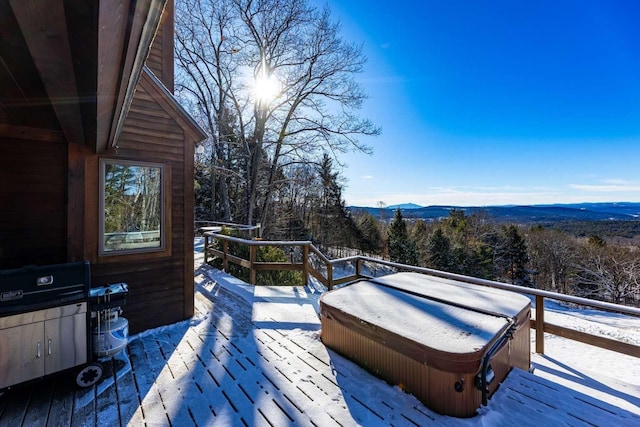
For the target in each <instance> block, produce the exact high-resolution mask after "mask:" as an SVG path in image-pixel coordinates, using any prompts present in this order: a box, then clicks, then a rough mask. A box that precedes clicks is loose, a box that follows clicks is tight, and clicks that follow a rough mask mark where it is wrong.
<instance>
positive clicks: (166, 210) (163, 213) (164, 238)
mask: <svg viewBox="0 0 640 427" xmlns="http://www.w3.org/2000/svg"><path fill="white" fill-rule="evenodd" d="M108 164H110V165H113V164H115V165H122V166H138V167H149V168H159V169H160V246H158V247H149V248H133V249H120V250H110V251H107V250H105V246H104V245H105V222H106V218H105V178H106V176H105V173H106V165H108ZM98 170H99V176H98V185H99V199H98V202H99V203H98V204H99V207H98V210H99V212H98V257H99V259H100V261H101V262H109V261H116V260H117V261H122V260H123V257H126V259H127V260H136V259H144V258H149V257H164V256H170V255H171V203H170V200H171V193H170V191H171V179H170V166H169V165H167V164H164V163H159V162H148V161H140V160H133V159H120V158H106V157H105V158H100V159H99V167H98Z"/></svg>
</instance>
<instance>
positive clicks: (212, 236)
mask: <svg viewBox="0 0 640 427" xmlns="http://www.w3.org/2000/svg"><path fill="white" fill-rule="evenodd" d="M204 238H205V262H208V261H209V257H210V256H212V257H218V258H220V259H222V265H223V269H224V270H227V271H228V269H229V263H233V264H236V265H240V266H241V267H244V268H247V269H249V271H250V275H249V276H250V283H251V284H254V285H255V284H256V272H258V271H268V270H280V271H301V272H302V273H303V277H304V280H305V281H307V280H308V277H309V276H312V277H314V278H315V279H316V280H318V281H319V282H320V283H322V284H323V285H324V286H326V287H327V289H328V290H332V289H333V288H334V287H335V286H339V285H342V284H345V283H350V282H355V281H357V280H361V279H370V278H373V276H370V275H367V274H365V273H364V268H363V267H364V265H365V263H368V264H370V265H379V266H384V267H387V268H389V269H392V270H395V271H413V272H417V273H423V274H429V275H432V276H437V277H442V278H446V279H452V280H458V281H461V282H466V283H471V284H475V285H480V286H488V287H492V288H497V289H503V290H507V291H512V292H517V293H520V294H525V295H531V296H533V297H535V311H534V312H533V313H535V316H533V313H532V318H531V320H530V323H531V327H532V328H533V329H535V331H536V335H535V346H536V353H540V354H544V333H545V332H547V333H550V334H553V335H557V336H561V337H564V338H568V339H571V340H574V341H579V342H583V343H586V344H590V345H594V346H596V347H601V348H605V349H608V350H612V351H615V352H618V353H623V354H626V355H629V356H635V357H639V358H640V345H637V344H633V343H627V342H623V341H619V340H615V339H611V338H607V337H603V336H599V335H593V334H589V333H586V332H581V331H578V330H575V329H571V328H567V327H564V326H560V325H555V324H552V323H548V322H546V321H545V310H544V306H545V300H546V299H550V300H555V301H561V302H565V303H570V304H575V305H578V306H583V307H590V308H595V309H598V310H603V311H608V312H615V313H621V314H625V315H628V316H633V317H637V318H639V319H640V308H635V307H627V306H624V305H619V304H613V303H609V302H604V301H596V300H591V299H587V298H582V297H576V296H573V295H565V294H559V293H556V292H550V291H545V290H542V289H535V288H528V287H524V286H518V285H511V284H508V283H501V282H496V281H493V280H487V279H480V278H477V277H470V276H463V275H460V274H455V273H448V272H445V271H440V270H434V269H430V268H425V267H416V266H412V265H406V264H399V263H395V262H391V261H385V260H381V259H377V258H370V257H365V256H360V255H357V256H351V257H346V258H338V259H329V258H328V257H326V256H325V255H324V254H323V253H322V252H320V250H318V249H317V248H316V247H315V246H314V245H313V244H312V242H310V241H263V240H247V239H241V238H238V237H231V236H226V235H222V234H217V233H214V232H205V233H204ZM214 241H218V242H220V244H218V245H213V242H214ZM231 242H233V243H236V244H239V245H246V246H248V247H249V259H244V258H241V257H238V256H236V255H233V254H230V253H229V243H231ZM220 246H221V249H220ZM261 246H273V247H285V246H286V247H299V248H300V251H301V254H302V261H301V262H294V261H293V260H292V261H291V262H259V261H256V252H257V248H258V247H261ZM348 263H351V264H353V270H354V272H353V274H347V275H344V276H341V277H335V274H334V273H335V266H337V265H341V264H348ZM319 268H321V269H323V270H324V272H323V271H321V269H319Z"/></svg>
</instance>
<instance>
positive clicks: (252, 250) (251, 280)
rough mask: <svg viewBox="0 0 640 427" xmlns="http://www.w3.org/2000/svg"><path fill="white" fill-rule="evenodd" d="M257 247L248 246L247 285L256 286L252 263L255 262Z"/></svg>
mask: <svg viewBox="0 0 640 427" xmlns="http://www.w3.org/2000/svg"><path fill="white" fill-rule="evenodd" d="M256 251H257V246H255V245H249V276H250V277H249V283H251V284H252V285H255V284H256V270H255V269H254V268H253V263H254V262H256Z"/></svg>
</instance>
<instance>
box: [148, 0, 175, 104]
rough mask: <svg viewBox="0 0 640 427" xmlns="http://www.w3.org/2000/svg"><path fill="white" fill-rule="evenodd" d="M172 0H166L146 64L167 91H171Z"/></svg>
mask: <svg viewBox="0 0 640 427" xmlns="http://www.w3.org/2000/svg"><path fill="white" fill-rule="evenodd" d="M173 15H174V13H173V0H168V1H167V4H166V6H165V10H164V13H163V15H162V21H161V23H160V28H158V31H157V32H156V36H155V38H154V39H153V43H152V44H151V49H150V50H149V56H148V57H147V62H146V65H147V67H149V69H151V71H153V74H155V75H156V77H158V78H159V79H160V81H161V82H162V83H163V84H164V85H165V87H166V88H167V89H169V92H171V93H173V78H174V64H173V50H174V40H173V35H174V31H173V28H174V16H173Z"/></svg>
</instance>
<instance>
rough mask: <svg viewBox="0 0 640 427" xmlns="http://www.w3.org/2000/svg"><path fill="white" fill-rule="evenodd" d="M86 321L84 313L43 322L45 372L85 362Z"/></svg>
mask: <svg viewBox="0 0 640 427" xmlns="http://www.w3.org/2000/svg"><path fill="white" fill-rule="evenodd" d="M86 322H87V317H86V314H84V313H80V314H75V315H73V316H64V317H59V318H57V319H50V320H47V321H46V322H45V328H44V330H45V334H44V335H45V340H44V343H43V344H44V355H45V364H44V366H45V368H44V369H45V374H52V373H54V372H58V371H61V370H63V369H67V368H73V367H74V366H78V365H81V364H83V363H87V323H86Z"/></svg>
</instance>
